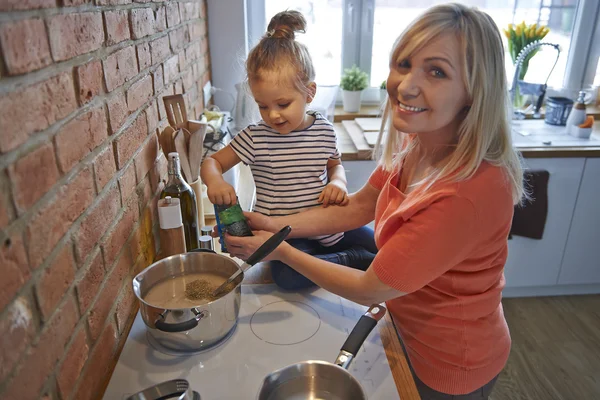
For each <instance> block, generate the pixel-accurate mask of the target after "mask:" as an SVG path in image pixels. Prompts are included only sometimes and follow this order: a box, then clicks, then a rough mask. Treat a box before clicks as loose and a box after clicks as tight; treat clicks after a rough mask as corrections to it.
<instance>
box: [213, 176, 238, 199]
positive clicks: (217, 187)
mask: <svg viewBox="0 0 600 400" xmlns="http://www.w3.org/2000/svg"><path fill="white" fill-rule="evenodd" d="M207 187H208V190H207V195H208V199H209V200H210V202H211V203H213V204H216V205H222V204H225V205H227V204H229V205H234V204H235V203H236V198H237V197H236V194H235V189H234V188H233V186H231V185H230V184H229V183H227V182H225V180H222V181H221V182H218V183H213V184H212V185H210V186H208V185H207Z"/></svg>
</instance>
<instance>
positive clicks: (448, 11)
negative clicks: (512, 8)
mask: <svg viewBox="0 0 600 400" xmlns="http://www.w3.org/2000/svg"><path fill="white" fill-rule="evenodd" d="M445 34H454V35H456V37H457V38H458V40H459V43H460V46H461V49H462V52H463V54H462V56H463V57H462V58H463V59H464V60H465V63H464V68H463V71H462V76H463V80H464V82H465V86H466V87H465V89H466V91H467V94H468V98H469V103H470V107H469V108H468V110H467V111H466V113H465V116H464V119H463V121H462V122H461V124H460V126H459V129H458V142H457V143H456V145H455V150H454V151H453V152H452V154H451V155H450V156H449V158H448V160H447V163H446V164H445V165H444V166H443V167H442V168H440V169H439V170H438V171H437V172H435V173H434V175H432V176H430V177H429V178H428V179H427V181H428V184H430V185H431V184H432V183H433V182H435V181H438V180H452V181H461V180H465V179H468V178H469V177H471V176H472V175H473V174H474V173H475V172H476V171H477V168H478V167H479V165H480V164H481V162H482V161H483V160H485V161H488V162H489V163H490V164H493V165H496V166H500V167H504V168H505V170H506V175H507V179H508V181H509V184H510V186H511V188H512V195H513V201H514V203H518V202H519V201H520V199H521V198H522V197H523V195H524V191H523V172H522V170H521V163H520V158H519V155H518V153H517V152H516V151H515V150H514V148H513V146H512V139H511V132H510V125H509V121H508V112H507V109H508V108H507V107H508V92H507V83H506V72H505V69H504V47H503V44H502V38H501V36H500V32H499V31H498V28H497V26H496V24H495V23H494V21H493V20H492V19H491V18H490V16H489V15H487V14H486V13H484V12H482V11H479V10H477V9H475V8H470V7H467V6H464V5H461V4H454V3H450V4H443V5H439V6H435V7H432V8H430V9H428V10H427V11H426V12H425V13H424V14H423V15H421V17H419V18H417V19H416V20H415V21H414V22H413V23H412V24H411V25H410V26H408V27H407V28H406V30H405V31H404V32H403V33H402V34H401V35H400V37H399V38H398V39H397V40H396V43H395V44H394V48H393V50H392V54H391V57H390V67H391V66H392V65H395V64H396V63H397V61H398V60H400V59H407V58H410V56H411V55H413V54H415V53H416V52H418V51H419V50H420V49H422V48H423V47H424V46H426V45H427V43H429V42H431V41H432V40H434V39H436V38H437V37H439V36H440V35H445ZM390 111H391V104H390V101H389V99H388V101H387V103H386V105H385V109H384V114H383V124H382V127H383V128H382V131H381V132H380V135H379V139H378V142H377V147H376V154H377V155H378V156H379V163H380V164H381V165H382V166H384V168H385V169H386V170H392V169H395V168H399V166H400V165H401V163H402V162H403V161H404V160H405V159H406V157H407V155H408V154H409V153H410V152H411V151H412V150H414V149H415V148H416V147H417V146H418V138H416V139H415V140H410V141H408V142H407V141H406V139H407V137H408V135H407V133H404V132H397V131H396V130H395V129H394V127H393V126H392V124H391V119H390V118H389V114H390ZM384 130H387V131H388V135H387V140H386V143H385V145H384V146H382V143H381V142H382V137H383V133H384ZM394 133H396V134H394ZM382 147H383V148H382Z"/></svg>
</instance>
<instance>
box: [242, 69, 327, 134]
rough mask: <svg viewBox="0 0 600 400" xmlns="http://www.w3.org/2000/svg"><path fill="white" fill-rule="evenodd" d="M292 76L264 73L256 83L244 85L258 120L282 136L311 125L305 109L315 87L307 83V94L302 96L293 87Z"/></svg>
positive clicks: (254, 80) (282, 72)
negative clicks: (250, 96) (247, 86)
mask: <svg viewBox="0 0 600 400" xmlns="http://www.w3.org/2000/svg"><path fill="white" fill-rule="evenodd" d="M292 74H293V72H292V71H291V70H288V71H285V70H284V71H277V72H270V71H265V72H262V73H261V76H260V79H252V80H250V81H249V82H248V83H249V86H250V91H251V92H252V95H253V96H254V100H255V101H256V104H258V109H259V110H260V115H261V116H262V119H263V120H264V121H265V122H266V123H267V125H269V126H270V127H271V128H273V129H275V130H276V131H277V132H279V133H281V134H282V135H285V134H288V133H290V132H292V131H295V130H301V129H305V128H308V127H309V126H310V124H311V123H312V120H311V118H310V116H309V115H308V114H306V105H307V104H308V103H310V102H311V101H312V99H313V97H314V95H315V92H316V85H315V83H314V82H311V83H310V85H309V87H308V93H305V92H302V91H300V90H298V89H297V88H296V87H295V86H294V84H293V81H292V78H291V77H292V76H293V75H292Z"/></svg>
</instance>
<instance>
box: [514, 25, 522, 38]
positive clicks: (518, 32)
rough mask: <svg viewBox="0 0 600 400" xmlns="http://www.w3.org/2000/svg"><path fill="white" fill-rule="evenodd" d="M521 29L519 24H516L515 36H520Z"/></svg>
mask: <svg viewBox="0 0 600 400" xmlns="http://www.w3.org/2000/svg"><path fill="white" fill-rule="evenodd" d="M522 30H523V29H522V28H521V25H517V29H515V35H517V37H518V36H521V31H522Z"/></svg>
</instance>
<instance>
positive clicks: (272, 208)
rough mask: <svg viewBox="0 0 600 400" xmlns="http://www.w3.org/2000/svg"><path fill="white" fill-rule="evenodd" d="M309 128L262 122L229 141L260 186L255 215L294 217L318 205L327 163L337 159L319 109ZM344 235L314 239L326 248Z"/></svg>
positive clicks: (330, 128) (330, 129) (329, 130)
mask: <svg viewBox="0 0 600 400" xmlns="http://www.w3.org/2000/svg"><path fill="white" fill-rule="evenodd" d="M308 114H309V115H311V116H313V117H314V118H315V121H314V122H313V124H312V125H311V126H309V127H308V128H306V129H305V130H300V131H292V132H290V133H288V134H287V135H282V134H280V133H278V132H277V131H276V130H274V129H273V128H271V127H269V126H268V125H267V124H266V123H265V122H264V121H262V120H261V121H259V122H258V123H256V124H252V125H250V126H248V127H247V128H246V129H244V130H242V131H241V132H240V133H239V134H238V135H236V136H235V137H234V138H233V140H232V141H231V142H230V146H231V148H232V149H233V151H234V152H235V153H236V154H237V155H238V157H240V159H241V160H242V162H244V164H247V165H249V166H250V170H251V171H252V176H253V178H254V183H255V185H256V205H255V206H254V211H257V212H260V213H261V214H264V215H271V216H282V215H289V214H296V213H299V212H301V211H305V210H308V209H310V208H313V207H318V206H320V204H319V203H318V199H319V195H320V194H321V192H322V191H323V189H325V186H326V185H327V183H328V176H327V161H328V160H330V159H331V160H338V159H339V158H340V153H339V151H338V149H337V145H336V138H335V132H334V130H333V126H332V125H331V123H330V122H329V121H328V120H327V119H325V118H324V117H323V116H322V115H321V114H320V113H318V112H316V111H309V112H308ZM343 236H344V234H343V233H336V234H333V235H324V236H318V237H312V238H310V239H316V240H318V241H319V243H320V244H321V245H323V246H332V245H334V244H335V243H337V242H338V241H339V240H340V239H341V238H342V237H343Z"/></svg>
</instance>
